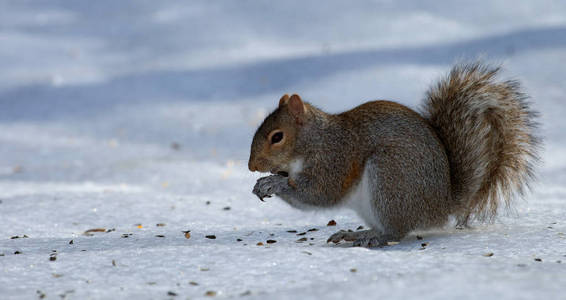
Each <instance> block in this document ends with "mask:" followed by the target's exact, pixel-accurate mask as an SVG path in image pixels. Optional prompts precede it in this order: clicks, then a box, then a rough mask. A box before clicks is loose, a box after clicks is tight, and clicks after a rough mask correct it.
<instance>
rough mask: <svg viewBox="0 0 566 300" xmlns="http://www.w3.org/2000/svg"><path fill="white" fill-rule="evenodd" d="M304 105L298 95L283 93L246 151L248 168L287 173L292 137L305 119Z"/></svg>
mask: <svg viewBox="0 0 566 300" xmlns="http://www.w3.org/2000/svg"><path fill="white" fill-rule="evenodd" d="M307 113H308V106H307V105H306V104H305V103H303V101H302V100H301V98H300V97H299V95H292V96H291V97H289V95H287V94H285V95H283V97H281V99H280V100H279V107H277V109H276V110H275V111H273V112H272V113H271V114H270V115H269V116H267V118H265V120H264V121H263V123H262V124H261V126H259V128H258V129H257V131H256V133H255V135H254V139H253V141H252V147H251V151H250V160H249V161H248V168H249V169H250V171H252V172H254V171H259V172H271V173H273V174H277V173H278V174H281V175H284V176H288V174H289V168H290V166H289V163H290V162H291V161H292V159H293V151H294V149H295V141H296V140H295V139H296V137H297V134H298V131H299V130H300V128H301V127H302V126H303V125H304V124H305V122H306V121H307V117H308V116H307Z"/></svg>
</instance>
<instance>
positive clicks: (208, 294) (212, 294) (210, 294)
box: [204, 291, 216, 297]
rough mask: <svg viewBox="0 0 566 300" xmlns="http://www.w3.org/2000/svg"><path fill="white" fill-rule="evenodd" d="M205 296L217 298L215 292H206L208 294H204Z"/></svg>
mask: <svg viewBox="0 0 566 300" xmlns="http://www.w3.org/2000/svg"><path fill="white" fill-rule="evenodd" d="M204 295H205V296H208V297H214V296H216V292H215V291H206V293H204Z"/></svg>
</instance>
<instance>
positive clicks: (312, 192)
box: [253, 174, 336, 210]
mask: <svg viewBox="0 0 566 300" xmlns="http://www.w3.org/2000/svg"><path fill="white" fill-rule="evenodd" d="M311 178H313V177H309V176H305V175H303V174H301V175H297V177H295V178H290V177H285V176H281V175H269V176H266V177H261V178H259V179H258V180H257V183H256V185H255V186H254V189H253V193H254V194H255V195H256V196H258V197H259V199H260V200H263V198H268V197H271V196H272V195H277V196H278V197H279V198H281V199H283V200H284V201H285V202H287V203H289V204H290V205H291V206H293V207H295V208H298V209H307V210H308V209H313V208H316V207H323V206H332V205H333V204H334V203H335V202H336V201H328V200H329V199H330V197H329V196H328V195H327V194H325V193H324V192H327V191H328V190H329V189H330V187H328V185H327V188H326V189H324V190H321V189H316V188H313V185H315V184H319V183H317V182H315V181H314V180H312V179H311Z"/></svg>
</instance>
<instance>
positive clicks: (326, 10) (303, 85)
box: [0, 0, 566, 297]
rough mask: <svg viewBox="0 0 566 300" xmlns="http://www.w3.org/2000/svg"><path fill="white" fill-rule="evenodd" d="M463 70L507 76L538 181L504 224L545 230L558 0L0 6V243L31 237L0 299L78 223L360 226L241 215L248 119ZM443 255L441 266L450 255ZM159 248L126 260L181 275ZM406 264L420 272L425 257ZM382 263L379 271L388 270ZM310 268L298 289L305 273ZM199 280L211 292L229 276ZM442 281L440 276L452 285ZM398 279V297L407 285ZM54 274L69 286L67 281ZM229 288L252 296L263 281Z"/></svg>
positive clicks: (564, 138) (559, 61)
mask: <svg viewBox="0 0 566 300" xmlns="http://www.w3.org/2000/svg"><path fill="white" fill-rule="evenodd" d="M476 59H483V60H485V61H487V62H490V63H493V64H501V65H502V66H503V68H504V71H503V74H502V77H503V78H513V79H518V80H519V81H520V82H521V83H522V84H523V86H524V90H525V91H526V92H527V93H528V94H529V95H531V99H532V102H533V104H532V105H533V108H534V109H536V110H538V111H540V112H541V118H540V122H541V132H540V133H541V135H543V136H544V138H545V150H544V153H543V159H544V162H543V165H542V166H541V169H540V174H541V175H540V178H541V180H540V181H539V183H538V185H537V186H538V190H537V191H538V192H537V194H535V197H534V198H533V197H530V198H529V199H528V200H529V201H528V203H531V204H532V205H534V208H533V207H530V206H526V207H524V209H519V210H518V211H519V215H522V216H531V215H530V214H533V212H538V213H539V215H537V214H536V213H535V219H533V220H542V219H543V218H541V217H540V215H545V216H549V220H548V221H549V222H550V219H552V220H556V219H559V218H558V217H557V216H564V213H565V212H564V209H563V206H559V205H558V203H560V201H562V200H563V198H564V196H566V190H565V189H564V187H563V183H564V182H565V180H566V155H565V154H564V153H565V152H566V120H565V118H564V115H565V113H566V105H565V102H564V97H565V95H566V84H565V83H566V72H565V71H564V70H565V69H566V1H562V0H555V1H552V0H539V1H511V0H492V1H473V2H470V1H436V0H425V1H423V0H397V1H393V0H374V1H368V0H365V1H333V0H332V1H294V0H292V1H263V2H260V1H199V0H195V1H182V2H181V1H149V0H147V1H143V0H140V1H115V0H97V1H88V0H81V1H64V0H51V1H42V0H39V1H27V0H1V1H0V214H1V219H0V233H2V238H5V237H8V236H13V235H20V234H23V233H26V234H27V235H29V236H32V237H41V238H44V239H43V240H36V239H35V240H34V239H33V238H32V239H30V240H29V241H28V240H18V241H4V240H3V241H2V242H0V251H4V252H5V253H8V252H10V253H12V252H13V251H14V250H15V249H16V248H17V247H16V246H14V245H16V244H13V243H23V244H17V245H20V246H18V247H20V248H21V249H24V250H23V251H24V253H32V254H34V253H35V254H37V255H38V258H37V260H36V258H34V256H33V255H32V256H31V258H29V260H26V261H25V263H21V262H18V261H14V262H10V264H9V265H8V263H7V262H6V265H4V266H6V268H5V269H4V270H5V272H4V273H3V274H4V276H0V277H1V278H0V292H1V291H4V292H7V291H8V290H7V289H6V287H7V286H8V284H14V283H18V282H19V283H21V282H28V283H27V285H24V287H26V288H27V287H29V288H30V289H31V290H35V288H36V287H35V286H33V282H37V280H38V278H41V276H40V275H38V276H39V277H34V276H36V275H37V274H35V275H34V273H25V272H22V270H27V269H25V267H24V266H28V265H34V264H38V263H37V261H41V262H42V263H45V264H47V263H48V262H46V261H47V259H45V257H44V256H41V255H44V253H43V252H42V251H48V250H47V249H54V248H53V247H54V245H56V244H57V243H61V244H67V242H68V240H69V239H70V238H71V237H78V236H80V234H81V233H82V232H83V231H84V230H86V229H89V228H92V227H107V228H112V227H114V228H116V229H117V231H116V232H120V233H127V232H130V231H131V228H130V227H132V226H133V225H132V224H137V223H143V224H145V223H157V222H158V221H160V220H161V221H163V220H165V221H166V223H167V224H168V227H167V228H168V229H171V230H172V232H175V233H177V232H180V230H186V229H187V227H188V228H193V230H194V228H200V229H202V230H204V229H214V230H216V231H217V232H218V231H220V232H222V230H224V231H225V232H232V227H233V226H235V225H234V224H238V226H239V228H248V227H249V228H255V229H254V230H256V229H258V227H259V228H266V227H267V228H271V227H270V226H275V225H274V224H276V223H277V224H281V223H283V224H293V225H294V226H295V225H296V226H310V225H309V224H321V223H324V224H326V222H327V221H328V219H329V218H330V216H332V217H333V218H336V220H337V221H338V223H339V225H341V224H344V223H346V224H349V225H351V226H353V228H355V226H357V225H359V220H357V219H356V217H355V216H354V215H353V214H349V213H348V212H344V213H342V212H341V213H340V214H338V215H336V214H334V215H325V214H322V215H312V214H306V213H301V212H297V211H295V210H292V209H290V208H289V207H287V206H286V205H284V204H282V203H280V202H279V201H277V200H276V199H271V201H270V202H268V203H267V204H262V205H263V206H261V205H259V204H258V201H257V199H255V198H254V197H253V195H251V193H250V191H251V188H252V186H253V184H254V182H255V180H256V179H257V177H258V176H259V175H258V174H251V173H250V172H249V171H248V170H247V159H248V155H249V145H250V143H251V138H252V136H253V134H254V131H255V129H256V128H257V126H258V125H259V124H260V123H261V121H262V120H263V118H264V117H265V116H266V115H267V114H268V113H269V112H270V111H271V110H272V109H274V108H275V107H276V105H277V103H278V99H279V98H280V97H281V95H282V94H284V93H298V94H300V95H301V96H302V98H303V99H305V100H306V101H309V102H311V103H313V104H314V105H316V106H318V107H321V108H323V109H324V110H326V111H329V112H340V111H343V110H346V109H349V108H352V107H354V106H356V105H358V104H361V103H363V102H365V101H368V100H375V99H388V100H395V101H398V102H400V103H402V104H405V105H407V106H410V107H412V108H417V107H418V105H419V103H420V101H421V99H422V97H423V96H424V93H425V92H426V90H427V88H428V87H429V86H430V85H431V84H434V83H435V82H436V81H437V80H438V78H440V77H441V76H443V75H444V74H446V73H447V72H448V70H449V69H450V67H451V66H452V65H453V64H454V63H457V62H462V61H469V60H476ZM205 201H212V204H211V205H208V206H207V205H205V204H204V203H205ZM538 203H545V204H544V205H539V206H536V205H537V204H538ZM549 203H554V204H549ZM215 205H216V206H215ZM210 207H212V208H213V209H214V210H213V211H210V212H208V210H207V209H209V208H210ZM223 207H224V208H225V207H228V209H224V211H223V210H222V208H223ZM230 207H231V208H232V210H231V211H229V213H227V212H225V211H228V210H229V209H230ZM537 207H538V208H537ZM560 207H562V209H561V208H560ZM174 208H176V209H175V210H174ZM537 209H538V210H537ZM221 213H222V215H220V214H221ZM529 220H530V219H529ZM529 220H525V219H523V220H521V221H519V222H518V223H514V224H519V223H520V224H532V223H529V222H531V221H532V220H531V221H529ZM317 222H318V223H317ZM348 222H349V223H348ZM511 222H512V221H511ZM532 222H535V223H536V222H538V221H532ZM541 222H542V221H541ZM544 222H546V219H545V221H544ZM175 226H177V227H175ZM556 226H557V225H556ZM543 227H544V228H546V225H544V226H542V225H541V228H543ZM167 228H166V229H167ZM512 228H514V229H513V230H515V231H516V232H524V231H525V230H524V229H520V228H519V227H517V228H515V227H512ZM134 229H135V228H134ZM287 229H289V228H287ZM291 229H292V228H291ZM164 230H165V229H164ZM250 230H251V229H250ZM260 231H261V229H260ZM252 232H255V231H252ZM525 232H526V231H525ZM531 233H532V232H531ZM117 234H118V233H117ZM140 234H142V235H143V231H140ZM146 234H147V236H148V239H149V237H152V238H153V234H154V232H149V231H148V232H146ZM233 234H237V233H233ZM256 234H257V233H256ZM494 234H495V235H496V237H495V238H496V239H497V238H498V237H500V238H501V237H502V235H501V236H499V235H498V234H503V233H494ZM196 236H197V235H195V238H196ZM252 236H254V235H252ZM533 236H541V238H542V237H543V236H544V235H543V234H540V233H534V235H533ZM533 236H527V237H526V238H527V240H528V239H530V238H532V237H533ZM221 237H222V235H219V239H218V240H217V241H216V242H218V243H220V244H222V242H223V240H222V238H221ZM232 237H234V238H235V237H236V236H231V238H232ZM179 239H181V240H179V241H178V243H179V244H180V245H184V244H182V242H184V240H183V239H184V238H183V237H182V236H179ZM87 240H88V238H87ZM471 240H472V241H473V239H471ZM88 241H94V240H93V239H92V238H91V239H90V240H88ZM112 241H113V240H111V239H109V240H98V242H92V244H91V245H92V247H93V248H92V249H103V250H104V249H107V248H104V247H109V249H114V248H112V246H110V245H112V243H113V242H112ZM293 241H294V240H290V242H293ZM475 241H476V242H477V243H479V244H481V241H485V240H483V239H480V240H475ZM103 242H104V243H103ZM231 242H232V240H230V243H231ZM10 243H12V244H10ZM25 243H28V244H25ZM140 243H141V242H140ZM153 243H154V242H153V240H148V241H146V242H144V243H142V245H144V247H150V248H151V247H153V245H154V244H153ZM225 243H226V245H231V244H230V243H228V241H226V242H225ZM254 244H255V242H254ZM322 244H324V243H322ZM322 244H321V245H322ZM139 245H140V244H133V245H132V247H139ZM171 245H172V244H170V246H171ZM539 245H544V242H542V243H541V244H539ZM528 246H529V245H525V247H526V248H525V251H526V252H525V253H524V255H525V256H527V255H530V254H528V253H530V252H528V251H527V250H528V249H527V248H529V247H528ZM26 247H27V248H26ZM85 247H86V246H85ZM97 247H98V248H97ZM172 247H173V246H172ZM226 247H227V248H226V249H229V248H230V246H226ZM540 247H541V248H540V249H545V247H543V246H540ZM20 248H18V249H20ZM88 249H89V251H90V250H91V248H88ZM151 249H153V248H151ZM401 249H403V248H401ZM454 249H455V255H458V254H460V252H465V251H467V250H462V249H460V248H457V246H455V248H454ZM458 249H459V250H458ZM465 249H468V248H465ZM327 250H328V249H327ZM329 250H332V249H329ZM468 250H469V249H468ZM49 251H50V250H49ZM101 251H102V250H101ZM116 251H119V248H118V249H116ZM171 251H172V252H171V254H172V256H171V257H172V260H171V261H170V262H164V258H162V257H160V258H159V259H158V260H153V259H154V258H153V257H151V255H150V256H143V255H142V254H139V255H142V256H141V257H138V259H141V260H144V259H146V260H145V262H146V263H147V265H146V267H147V266H148V265H149V266H156V265H159V264H163V265H164V266H167V263H170V265H169V266H170V267H171V268H169V269H167V270H165V271H164V270H159V272H162V274H163V276H170V277H173V278H174V277H175V276H177V275H178V274H177V273H174V272H173V271H171V270H175V269H176V268H178V266H179V265H181V266H184V267H187V266H188V265H190V264H188V263H187V264H188V265H183V264H182V263H180V260H179V259H178V258H176V257H175V256H174V254H173V253H176V252H175V251H177V252H178V251H192V250H191V249H188V248H186V249H184V250H179V249H178V248H175V247H173V248H172V250H171ZM219 251H220V256H226V255H228V254H227V253H224V252H222V251H221V250H219ZM230 251H232V250H230ZM88 253H91V252H88ZM94 253H97V255H109V254H108V253H107V252H94ZM521 253H522V252H521ZM146 254H147V253H146ZM69 255H71V254H69ZM81 255H87V254H81ZM93 255H95V254H93ZM301 255H303V254H301ZM332 255H335V254H332ZM513 255H517V254H516V253H514V254H513ZM227 257H228V258H230V256H227ZM329 257H330V256H329ZM337 257H339V256H337ZM107 258H108V259H110V256H108V257H107ZM22 259H23V258H22ZM26 259H27V258H26ZM93 259H95V258H93ZM124 259H126V258H124ZM270 259H271V258H266V261H269V260H270ZM387 259H389V257H388V258H387ZM403 259H409V258H407V257H404V258H403ZM138 262H139V261H138ZM138 262H131V264H130V265H131V266H135V265H137V264H138ZM230 263H232V262H230ZM242 263H244V264H247V263H246V262H245V261H243V262H242ZM262 263H263V261H262ZM327 263H328V262H326V263H323V264H321V266H322V265H324V266H326V267H328V266H330V264H328V265H327ZM93 264H94V265H96V263H93ZM259 265H260V266H264V265H262V264H259ZM315 265H316V264H315ZM456 265H459V261H455V264H454V266H456ZM50 266H53V265H50ZM191 266H192V265H191ZM423 266H424V267H423V269H422V270H423V272H426V270H428V269H430V267H431V266H434V263H433V262H431V265H427V264H426V263H425V264H424V265H423ZM390 267H391V269H389V270H391V272H390V273H391V274H396V273H397V272H401V273H402V272H403V271H399V270H398V269H396V268H397V266H393V265H392V266H390ZM499 267H501V266H499ZM70 268H71V269H72V267H70ZM140 268H142V267H140ZM187 268H188V267H187ZM195 268H196V267H195ZM384 268H386V266H384ZM432 268H434V267H432ZM455 268H456V269H458V268H459V267H455ZM502 268H503V269H504V267H502ZM189 269H190V268H189ZM315 269H316V268H315ZM72 270H74V269H72ZM147 270H148V269H147V268H145V269H140V270H138V271H139V272H147ZM309 270H310V271H313V270H314V269H309ZM478 270H479V272H482V269H481V267H480V268H479V269H478ZM310 271H304V272H303V273H302V274H303V275H304V278H303V279H305V280H309V278H311V277H312V278H315V277H316V275H314V274H313V273H312V272H310ZM492 271H493V272H497V271H495V270H492ZM57 272H59V271H57ZM60 272H64V271H60ZM68 272H71V271H68ZM76 272H82V271H79V269H76ZM151 272H152V271H149V273H150V274H151ZM154 272H157V271H155V270H154ZM288 272H289V274H291V275H293V276H295V275H296V274H294V273H293V271H292V269H289V270H288ZM313 272H314V271H313ZM329 272H334V271H332V270H329ZM360 272H362V271H360ZM510 272H511V271H510ZM71 273H72V272H71ZM210 273H211V274H209V275H210V278H208V277H207V278H208V279H206V280H209V281H210V282H211V283H215V282H216V281H215V280H221V279H222V278H224V279H226V280H227V281H229V280H231V279H232V278H234V276H240V275H241V274H240V273H239V272H238V271H229V270H224V273H223V274H224V275H225V276H227V277H222V275H220V274H213V273H212V272H210ZM511 273H512V272H511ZM30 274H31V275H30ZM97 274H98V273H97ZM100 274H102V273H100ZM175 274H176V275H175ZM199 274H200V273H199ZM258 274H263V275H262V276H267V275H265V274H264V273H261V272H260V273H258ZM404 274H406V273H404ZM444 274H448V276H447V277H445V279H446V281H445V283H446V282H449V283H451V282H452V281H451V280H452V278H451V277H454V276H455V277H454V278H460V277H458V276H459V275H455V274H453V273H450V272H447V273H444ZM470 274H473V273H470ZM541 274H545V273H544V272H542V273H540V274H539V273H536V274H534V275H533V274H530V275H525V276H527V277H529V276H531V275H532V276H531V277H529V278H531V279H532V278H542V277H541V276H543V275H541ZM21 276H23V277H21ZM26 276H31V277H26ZM93 276H95V275H93ZM106 276H109V277H107V278H106V279H100V280H101V281H103V282H104V280H107V281H106V283H108V284H109V285H110V286H111V287H112V288H116V289H117V286H115V282H119V281H120V280H123V279H124V278H123V277H119V276H118V277H111V276H110V275H106ZM178 276H180V275H178ZM200 276H204V275H200ZM242 276H243V275H242ZM384 276H385V278H388V277H387V276H388V275H384ZM408 276H409V277H407V278H409V279H408V280H407V279H406V281H404V282H405V283H407V286H413V285H412V284H413V283H415V282H420V281H419V280H420V279H419V278H418V277H410V274H409V275H408ZM470 276H472V275H470ZM474 276H475V275H474ZM49 277H50V276H49ZM433 277H436V276H433ZM24 278H26V280H23V279H24ZM64 278H68V279H69V282H68V284H69V288H74V285H73V280H75V279H76V278H74V277H64ZM183 278H184V277H183ZM219 278H220V279H219ZM243 278H244V279H242V280H248V281H250V282H255V283H256V284H257V285H260V284H261V283H262V282H264V283H266V284H267V283H270V282H273V280H276V279H274V278H270V277H265V278H264V277H262V279H258V278H256V277H253V276H251V275H249V276H248V277H245V276H244V277H243ZM368 278H369V277H368ZM411 278H413V279H415V282H413V281H412V279H411ZM443 278H444V277H443ZM380 279H382V278H381V277H380ZM464 279H465V280H464ZM468 279H470V278H467V277H466V278H463V280H464V281H465V282H467V281H468ZM474 279H475V278H474ZM50 280H51V279H50ZM65 280H66V279H65ZM183 280H185V279H183ZM202 280H205V279H202ZM256 280H257V281H256ZM262 280H264V281H262ZM270 280H271V281H270ZM326 280H328V281H329V282H336V281H335V279H334V278H333V277H329V278H327V279H326ZM333 280H334V281H333ZM340 280H341V279H340ZM541 280H543V279H541ZM146 281H147V280H146ZM491 281H493V280H492V278H487V279H486V282H491ZM45 282H47V283H49V282H50V281H49V280H48V281H45ZM140 282H145V281H143V280H141V279H140ZM2 283H3V284H5V285H4V289H3V288H2ZM113 284H114V285H113ZM218 284H222V283H221V282H220V283H218ZM385 284H387V281H386V282H385ZM539 284H541V283H540V282H539ZM513 285H516V286H522V282H512V283H511V286H513ZM290 287H291V288H295V287H296V286H294V285H291V286H290ZM430 287H431V290H429V291H433V292H434V287H435V285H434V284H431V285H430ZM146 288H147V287H146ZM281 288H282V289H284V288H285V287H281ZM116 289H115V290H112V289H109V291H117V290H116ZM227 289H230V288H227ZM322 289H323V290H324V288H322ZM101 290H104V289H101ZM472 290H473V291H476V290H477V289H472ZM10 291H11V292H14V291H17V288H14V289H12V290H10ZM77 291H78V290H77ZM409 291H415V293H416V292H418V290H413V289H409ZM236 292H239V291H235V292H234V293H236ZM54 293H59V291H54ZM77 293H78V292H77ZM24 295H26V294H24ZM82 295H83V296H89V295H90V296H92V294H88V293H87V294H82ZM101 295H104V294H101ZM155 295H162V296H163V295H165V294H164V293H161V292H159V294H155ZM199 295H202V293H201V292H199ZM415 295H419V294H418V293H417V294H415ZM488 295H489V294H488ZM142 296H143V295H142ZM146 296H147V295H146ZM388 296H389V295H388ZM156 297H157V296H156Z"/></svg>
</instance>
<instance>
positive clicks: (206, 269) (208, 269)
mask: <svg viewBox="0 0 566 300" xmlns="http://www.w3.org/2000/svg"><path fill="white" fill-rule="evenodd" d="M200 270H201V271H202V272H208V271H210V268H200Z"/></svg>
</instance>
